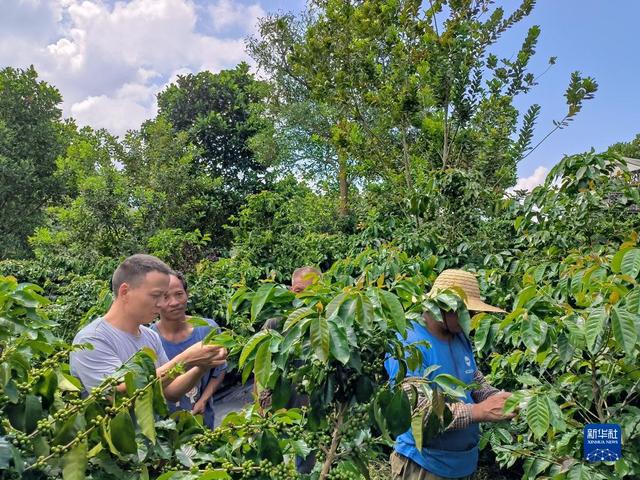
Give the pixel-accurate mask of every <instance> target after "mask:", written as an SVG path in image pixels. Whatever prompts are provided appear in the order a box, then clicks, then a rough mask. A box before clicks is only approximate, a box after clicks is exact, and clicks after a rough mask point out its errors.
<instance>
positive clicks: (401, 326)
mask: <svg viewBox="0 0 640 480" xmlns="http://www.w3.org/2000/svg"><path fill="white" fill-rule="evenodd" d="M379 292H380V298H381V299H382V302H383V303H384V305H385V306H386V307H387V309H388V310H389V314H390V315H391V319H392V320H393V324H394V325H395V327H396V330H398V332H400V334H401V335H402V336H403V337H406V335H407V319H406V316H405V313H404V309H403V308H402V304H401V303H400V300H398V297H396V296H395V295H394V294H393V293H391V292H389V291H387V290H379Z"/></svg>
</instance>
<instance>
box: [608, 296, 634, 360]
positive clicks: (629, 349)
mask: <svg viewBox="0 0 640 480" xmlns="http://www.w3.org/2000/svg"><path fill="white" fill-rule="evenodd" d="M611 326H612V328H613V335H614V337H615V339H616V342H618V345H620V346H622V348H623V349H624V351H625V352H626V353H627V354H628V355H632V354H633V351H634V350H635V346H636V342H637V341H638V332H637V330H636V324H635V316H634V315H633V314H632V313H630V312H628V311H627V310H624V309H622V308H618V307H615V308H614V309H613V310H612V314H611Z"/></svg>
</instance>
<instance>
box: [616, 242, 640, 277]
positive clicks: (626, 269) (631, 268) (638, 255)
mask: <svg viewBox="0 0 640 480" xmlns="http://www.w3.org/2000/svg"><path fill="white" fill-rule="evenodd" d="M620 269H621V271H622V273H623V274H624V275H629V276H630V277H631V278H636V277H637V276H638V273H640V248H632V249H631V250H629V251H628V252H626V253H625V254H624V257H623V258H622V264H621V266H620Z"/></svg>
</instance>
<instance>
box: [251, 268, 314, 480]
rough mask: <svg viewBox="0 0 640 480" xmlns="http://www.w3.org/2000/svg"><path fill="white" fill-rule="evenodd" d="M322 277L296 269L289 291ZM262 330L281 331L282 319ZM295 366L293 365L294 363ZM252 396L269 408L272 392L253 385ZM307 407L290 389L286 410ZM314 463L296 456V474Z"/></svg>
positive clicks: (303, 397)
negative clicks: (259, 389)
mask: <svg viewBox="0 0 640 480" xmlns="http://www.w3.org/2000/svg"><path fill="white" fill-rule="evenodd" d="M320 275H322V272H321V271H320V270H319V269H318V268H316V267H309V266H305V267H300V268H296V269H295V270H294V271H293V275H291V286H290V287H289V290H291V291H292V292H293V293H295V294H298V293H302V292H304V291H305V290H306V289H307V288H309V286H311V285H312V284H313V283H314V282H317V281H318V278H319V277H320ZM262 329H263V330H271V329H273V330H278V331H280V330H281V329H282V319H281V318H270V319H269V320H267V321H266V322H265V323H264V325H263V326H262ZM294 365H295V363H294ZM254 396H257V397H258V405H259V406H260V410H261V411H262V412H264V410H267V409H268V408H270V407H271V403H272V392H271V390H269V389H264V390H262V391H261V392H260V394H259V395H258V392H257V389H256V386H255V385H254ZM308 405H309V397H308V396H307V395H304V394H299V393H298V392H297V391H296V388H295V386H293V387H292V391H291V396H290V397H289V402H288V403H287V405H286V408H300V407H306V406H308ZM315 463H316V457H315V455H314V454H313V453H310V454H309V455H307V456H306V457H305V458H302V457H299V456H296V470H297V471H298V473H311V471H312V470H313V466H314V465H315Z"/></svg>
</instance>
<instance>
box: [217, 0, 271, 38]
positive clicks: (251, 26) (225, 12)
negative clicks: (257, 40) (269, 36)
mask: <svg viewBox="0 0 640 480" xmlns="http://www.w3.org/2000/svg"><path fill="white" fill-rule="evenodd" d="M209 14H210V15H211V21H212V23H213V29H214V31H216V32H224V31H227V30H229V29H238V28H241V29H242V30H243V33H245V34H246V33H256V28H257V25H258V18H260V17H264V16H265V14H266V13H265V11H264V10H263V9H262V7H261V6H260V4H258V3H255V4H253V5H243V4H242V3H240V2H237V1H232V0H218V2H217V3H216V4H214V5H211V6H210V7H209Z"/></svg>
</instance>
